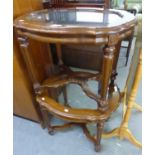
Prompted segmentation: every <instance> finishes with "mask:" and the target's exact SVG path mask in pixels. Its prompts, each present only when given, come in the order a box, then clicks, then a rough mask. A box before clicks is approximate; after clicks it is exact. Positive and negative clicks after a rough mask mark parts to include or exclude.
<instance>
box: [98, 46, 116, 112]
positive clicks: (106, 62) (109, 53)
mask: <svg viewBox="0 0 155 155" xmlns="http://www.w3.org/2000/svg"><path fill="white" fill-rule="evenodd" d="M114 52H115V47H114V46H110V47H107V48H106V49H105V50H104V53H103V64H102V79H101V98H102V99H103V102H102V103H101V107H99V108H100V109H101V110H103V109H104V108H105V107H106V106H107V104H108V103H107V97H108V88H109V81H110V76H111V74H112V66H113V59H114Z"/></svg>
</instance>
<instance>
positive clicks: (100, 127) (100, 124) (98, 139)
mask: <svg viewBox="0 0 155 155" xmlns="http://www.w3.org/2000/svg"><path fill="white" fill-rule="evenodd" d="M103 124H104V123H103V122H98V123H97V134H96V143H95V151H96V152H99V151H100V150H101V136H102V131H103Z"/></svg>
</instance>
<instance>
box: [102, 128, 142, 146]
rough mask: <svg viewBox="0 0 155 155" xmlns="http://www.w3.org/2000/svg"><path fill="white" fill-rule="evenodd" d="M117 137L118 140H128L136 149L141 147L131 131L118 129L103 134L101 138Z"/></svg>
mask: <svg viewBox="0 0 155 155" xmlns="http://www.w3.org/2000/svg"><path fill="white" fill-rule="evenodd" d="M114 136H117V137H119V138H120V139H124V138H125V139H128V140H129V141H130V142H131V143H132V144H134V145H135V146H137V147H140V148H141V147H142V144H141V143H140V142H139V141H138V140H137V139H136V138H135V137H134V136H133V135H132V133H131V131H130V130H129V129H128V128H125V127H120V128H116V129H114V130H112V131H111V132H108V133H103V134H102V138H111V137H114Z"/></svg>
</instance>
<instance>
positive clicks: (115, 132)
mask: <svg viewBox="0 0 155 155" xmlns="http://www.w3.org/2000/svg"><path fill="white" fill-rule="evenodd" d="M114 136H119V128H116V129H113V130H112V131H110V132H108V133H105V132H104V133H102V138H111V137H114Z"/></svg>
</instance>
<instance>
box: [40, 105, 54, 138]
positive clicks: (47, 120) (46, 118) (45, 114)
mask: <svg viewBox="0 0 155 155" xmlns="http://www.w3.org/2000/svg"><path fill="white" fill-rule="evenodd" d="M40 109H41V112H42V116H43V120H44V124H45V125H46V127H47V129H48V133H49V134H50V135H53V133H54V129H53V128H52V126H51V122H50V116H49V114H48V111H47V109H46V108H45V107H43V106H41V107H40Z"/></svg>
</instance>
